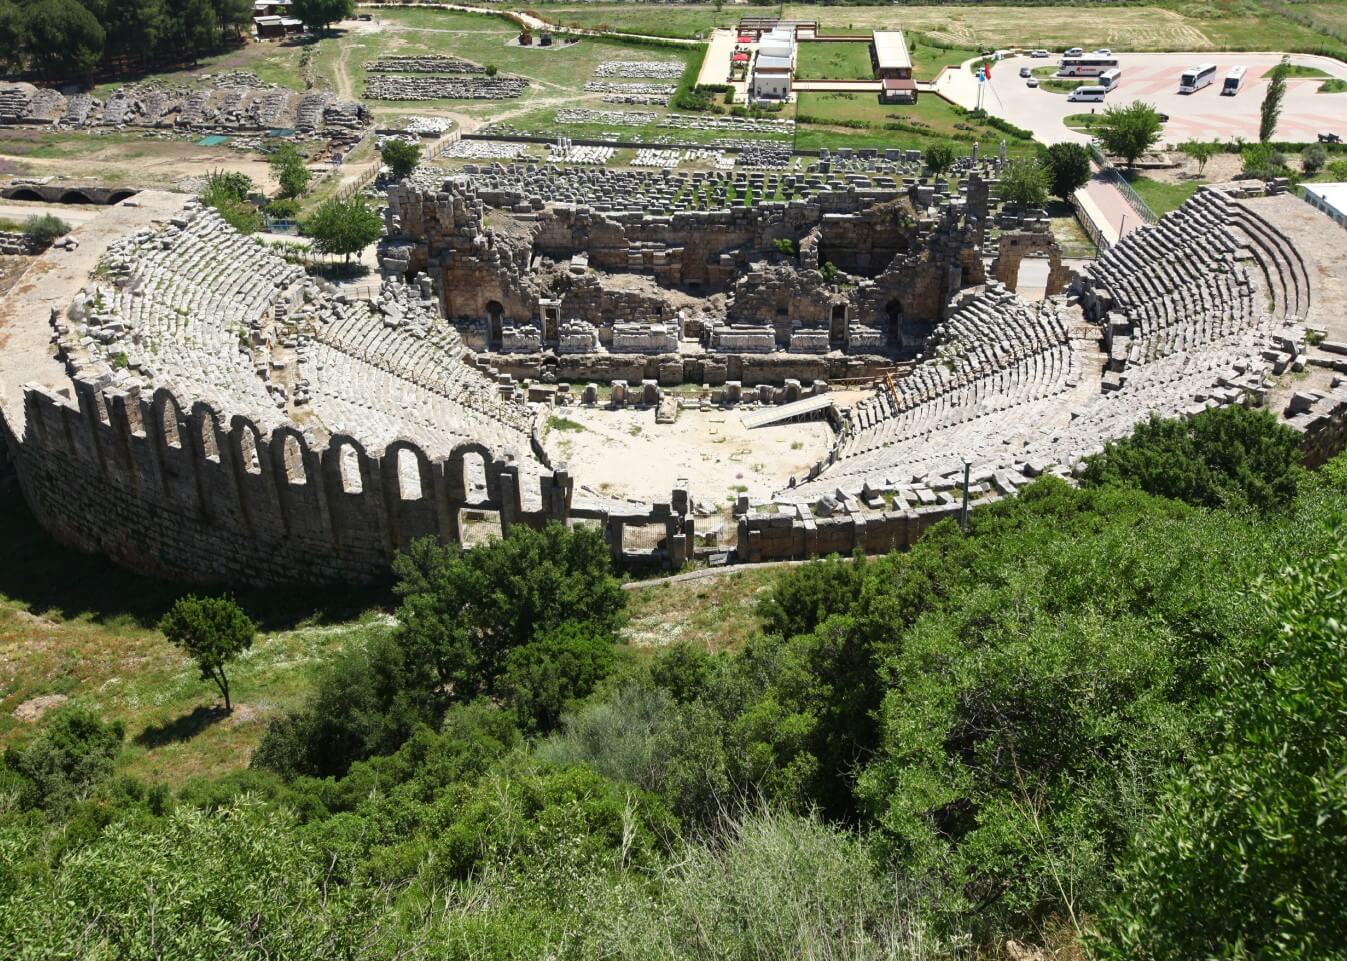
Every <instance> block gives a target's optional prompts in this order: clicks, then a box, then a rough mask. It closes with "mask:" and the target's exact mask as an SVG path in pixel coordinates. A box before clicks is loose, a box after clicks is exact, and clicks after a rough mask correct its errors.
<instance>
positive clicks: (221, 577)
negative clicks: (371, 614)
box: [4, 381, 571, 585]
mask: <svg viewBox="0 0 1347 961" xmlns="http://www.w3.org/2000/svg"><path fill="white" fill-rule="evenodd" d="M74 386H75V390H76V395H77V401H76V402H71V401H70V400H69V399H67V398H65V397H63V396H60V395H57V394H53V393H50V392H49V391H47V390H45V389H43V388H37V387H29V388H28V389H26V390H25V393H24V410H23V417H24V423H23V424H22V425H16V424H10V423H6V424H5V425H4V430H5V437H6V442H7V444H8V446H9V450H10V454H11V457H12V460H13V462H14V466H15V468H16V471H17V475H18V478H19V483H20V486H21V488H22V490H23V492H24V496H25V498H26V500H27V501H28V504H29V506H30V507H31V508H32V510H33V513H34V515H35V516H36V517H37V519H38V521H39V522H40V523H41V524H42V525H43V526H44V527H45V528H46V529H47V530H48V531H49V532H50V533H51V534H52V535H53V536H55V537H56V538H57V539H58V540H60V541H62V542H63V543H66V544H68V545H70V546H72V547H75V548H78V549H80V550H85V551H90V552H100V553H104V554H106V555H108V556H109V557H110V558H112V559H113V560H114V561H116V562H118V563H120V564H122V565H124V566H126V567H129V568H131V569H133V570H136V571H139V572H141V573H144V574H149V575H153V576H157V577H164V578H168V579H172V580H176V581H184V582H192V583H233V584H258V585H266V584H282V583H298V582H305V583H319V584H322V583H335V582H364V581H369V580H372V579H375V578H378V577H381V576H384V575H386V573H387V571H388V567H389V564H390V562H391V560H392V558H393V556H394V553H395V552H396V551H397V550H399V549H401V548H404V547H406V546H407V545H408V544H409V543H411V541H412V540H413V539H414V538H417V537H422V536H431V537H437V538H439V539H440V540H443V541H453V540H456V539H458V536H459V515H460V511H462V510H464V509H468V508H475V509H481V510H490V511H496V512H498V513H499V516H500V520H501V526H502V529H503V530H504V531H508V529H509V527H510V525H512V524H515V523H523V524H529V525H540V524H542V523H545V522H546V521H547V520H548V519H551V518H557V519H564V518H565V517H566V516H567V512H568V510H569V507H570V497H571V482H570V478H569V476H568V475H567V474H566V473H565V472H564V471H557V472H555V473H553V474H544V475H543V477H542V480H541V481H540V488H541V494H542V500H541V503H542V508H541V510H537V511H533V512H525V511H524V510H523V506H522V504H523V500H522V497H521V493H522V492H521V491H520V489H519V469H518V467H517V466H515V465H513V464H509V463H505V462H500V461H493V460H492V459H491V457H490V455H489V453H488V452H487V451H486V449H485V448H484V447H481V446H480V445H476V444H471V445H464V446H462V447H459V448H456V449H455V450H454V451H453V452H451V454H450V455H449V456H448V457H447V458H444V459H442V460H439V461H434V462H432V461H431V460H429V458H427V456H426V455H425V454H424V453H423V452H422V451H421V450H420V449H419V448H417V447H416V446H415V445H414V444H412V443H411V442H408V441H395V442H393V443H391V444H390V445H389V446H388V447H387V448H386V449H385V450H383V451H380V452H374V453H371V452H367V451H365V450H364V449H363V448H362V447H361V446H360V444H359V443H358V442H356V441H355V440H353V439H352V438H350V437H347V436H344V435H337V436H334V437H333V438H332V439H331V441H330V443H329V444H328V446H327V447H326V448H325V449H323V450H311V449H310V448H309V447H308V445H307V443H306V442H305V439H304V437H303V436H302V435H301V434H300V433H299V432H298V431H297V430H296V429H295V428H294V427H292V426H283V427H279V428H277V429H275V430H274V431H273V432H272V433H270V434H269V435H264V434H262V433H261V432H260V431H259V430H258V429H257V427H256V425H255V424H254V423H253V422H251V421H250V420H248V419H247V418H245V417H242V416H235V417H233V418H232V419H230V420H229V421H228V422H226V421H225V419H224V417H223V416H222V415H221V414H220V413H219V412H218V411H216V410H214V409H213V408H212V407H211V406H210V405H208V404H206V403H204V402H198V403H196V404H195V405H193V406H192V407H190V409H189V408H185V407H183V406H182V405H181V404H180V402H179V401H178V399H177V398H175V397H174V396H173V395H172V394H170V393H169V392H168V391H167V390H163V389H161V390H159V391H156V392H155V394H154V396H153V398H152V399H149V400H145V399H144V398H142V397H139V396H137V395H136V394H134V393H129V392H120V393H111V392H109V393H107V394H103V393H100V392H99V391H97V390H96V389H94V388H93V387H92V386H91V385H89V384H86V383H83V382H80V381H76V382H74ZM19 428H21V430H20V429H19ZM469 457H480V458H481V462H482V466H483V468H484V471H485V476H486V495H485V500H480V501H477V502H469V495H468V493H467V491H468V485H467V483H466V482H465V469H466V468H467V466H468V463H467V460H468V458H469ZM408 458H410V459H411V460H412V461H413V462H414V464H415V470H413V471H410V472H409V471H408V470H407V467H408V463H407V461H408ZM400 468H401V470H400ZM409 477H414V478H419V483H417V481H416V480H410V481H409V479H408V478H409Z"/></svg>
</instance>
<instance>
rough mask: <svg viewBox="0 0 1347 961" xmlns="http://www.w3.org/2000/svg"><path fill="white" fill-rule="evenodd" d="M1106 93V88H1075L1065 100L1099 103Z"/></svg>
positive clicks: (1093, 86) (1091, 86)
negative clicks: (1094, 101)
mask: <svg viewBox="0 0 1347 961" xmlns="http://www.w3.org/2000/svg"><path fill="white" fill-rule="evenodd" d="M1107 93H1108V87H1099V86H1095V85H1093V84H1092V85H1090V86H1088V87H1077V88H1076V89H1075V90H1072V91H1071V93H1070V94H1069V95H1068V96H1067V98H1066V99H1067V100H1096V101H1100V100H1103V99H1104V96H1105V95H1106V94H1107Z"/></svg>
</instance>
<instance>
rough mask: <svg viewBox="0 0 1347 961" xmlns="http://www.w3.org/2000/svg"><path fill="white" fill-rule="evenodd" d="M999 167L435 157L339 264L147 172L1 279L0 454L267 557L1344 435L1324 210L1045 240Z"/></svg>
mask: <svg viewBox="0 0 1347 961" xmlns="http://www.w3.org/2000/svg"><path fill="white" fill-rule="evenodd" d="M996 172H997V163H996V162H994V161H983V162H972V161H968V160H965V161H961V164H960V168H959V169H958V170H957V171H956V175H957V176H956V177H955V178H954V179H949V180H946V179H938V178H932V177H930V176H923V175H922V174H921V172H920V171H919V170H917V171H915V172H909V174H908V175H905V174H904V173H903V172H902V171H891V172H890V173H888V174H887V175H874V174H872V175H866V176H860V175H856V174H839V173H837V172H832V173H828V172H824V173H819V174H809V175H806V174H788V173H785V172H782V171H781V170H773V169H770V168H769V169H764V170H759V171H750V172H745V171H743V170H736V171H734V172H725V171H707V172H701V173H691V172H676V173H675V172H668V171H666V172H664V173H662V174H661V173H649V172H638V171H630V172H625V171H614V170H601V169H585V168H578V167H569V166H560V165H551V164H540V163H512V164H508V165H502V164H491V165H484V166H480V167H478V166H474V165H468V166H467V167H460V168H458V169H457V170H453V171H451V170H448V169H437V168H434V167H422V168H420V169H418V170H417V171H416V172H415V173H414V174H413V175H412V176H411V177H410V178H408V179H407V180H404V181H403V182H401V183H400V184H396V185H391V186H389V187H388V188H387V190H386V191H385V193H384V199H383V202H384V204H385V213H384V216H385V228H386V236H385V238H384V240H383V241H382V242H381V244H380V245H379V249H378V252H377V265H378V266H377V275H372V276H371V277H367V278H365V279H364V280H362V281H360V282H359V283H356V284H334V283H331V282H329V281H327V280H323V279H320V278H319V277H316V276H312V275H310V274H308V273H306V271H305V269H304V268H303V267H302V266H300V265H298V264H297V263H294V262H292V261H293V260H294V258H293V257H292V258H289V259H287V257H286V256H285V253H284V250H283V249H282V248H278V247H273V246H268V245H267V244H266V243H264V242H262V241H260V240H258V239H257V238H255V237H248V236H243V235H240V234H239V233H237V232H236V231H234V230H233V229H232V228H230V227H229V226H228V225H227V224H225V223H224V222H223V221H222V220H221V219H220V217H219V216H218V215H217V214H216V213H215V211H213V210H212V209H210V208H208V207H204V206H202V205H201V204H200V203H199V202H198V201H196V200H194V199H193V198H191V197H188V196H186V195H181V194H172V193H165V192H155V191H143V192H140V193H138V194H136V195H135V196H134V197H131V198H130V199H128V200H123V201H122V202H121V203H119V204H117V205H115V206H111V207H108V208H107V209H106V210H105V211H104V212H103V213H101V215H100V216H98V217H96V218H94V219H92V220H90V221H89V222H88V223H86V224H83V225H81V226H80V227H79V228H77V229H76V230H75V231H74V232H73V233H72V234H71V235H70V241H69V242H65V243H62V244H60V245H58V246H57V247H54V248H52V249H51V250H49V251H47V252H46V253H44V254H43V255H41V256H40V257H37V258H35V259H34V261H33V263H32V264H31V266H30V267H29V268H28V270H27V272H26V273H25V274H24V276H23V277H22V279H21V280H20V282H19V283H18V284H17V285H16V286H15V287H14V288H13V289H12V290H11V291H10V292H9V293H8V295H7V296H6V297H5V299H4V301H3V303H0V412H2V413H3V424H4V431H5V438H6V442H7V448H8V456H9V458H10V459H11V461H12V462H13V464H14V467H15V468H16V471H17V474H18V478H19V481H20V486H21V489H22V491H23V494H24V496H25V498H26V499H27V501H28V503H29V505H30V506H31V508H32V510H33V512H34V514H35V515H36V517H37V518H38V520H39V521H40V522H41V523H42V524H43V525H44V526H45V527H46V528H47V529H48V530H49V531H51V533H52V534H53V535H55V536H56V537H57V538H59V539H60V540H61V541H63V542H66V543H68V544H71V545H73V546H75V547H78V548H80V549H83V550H87V551H96V552H101V553H104V554H106V555H108V556H109V557H111V558H113V559H114V560H116V561H117V562H119V563H121V564H124V565H126V566H128V567H132V568H134V569H136V570H139V571H143V572H145V573H149V574H153V575H158V576H163V577H168V578H174V579H179V580H183V581H190V582H229V583H240V584H245V583H246V584H276V583H289V582H312V583H330V582H359V581H367V580H371V579H376V578H379V577H381V576H382V575H384V574H385V573H386V572H387V570H388V566H389V563H390V561H391V559H392V558H393V556H394V555H395V553H396V552H397V551H398V550H400V549H403V548H405V547H406V546H407V545H408V544H409V543H410V542H411V541H412V540H414V539H416V538H420V537H434V538H438V539H440V540H442V541H446V542H453V541H457V542H461V543H464V544H472V543H475V542H477V541H479V540H480V539H482V538H484V537H488V536H499V535H501V534H502V533H508V531H509V530H510V529H511V528H512V527H513V526H514V525H521V524H522V525H533V526H536V525H541V524H545V523H548V522H551V521H556V522H561V523H568V524H574V525H595V526H597V527H600V528H601V529H602V530H603V532H604V534H605V537H606V538H607V541H608V543H609V544H610V545H611V549H612V552H613V556H614V559H615V560H616V561H617V562H618V563H619V564H622V565H625V566H628V567H632V568H638V567H664V568H675V569H676V568H680V567H682V566H684V565H685V564H687V563H688V562H689V561H692V560H694V559H697V560H701V561H705V562H706V563H711V564H719V563H752V562H759V561H764V560H774V559H783V558H804V557H810V556H817V555H823V554H828V553H831V552H844V553H845V552H851V551H853V550H856V549H861V550H865V551H887V550H892V549H895V548H902V547H905V546H907V545H910V544H911V543H913V542H914V541H915V539H916V538H918V537H919V536H920V535H921V533H922V531H923V530H925V529H926V528H928V527H930V526H931V525H932V524H935V523H937V522H940V521H942V520H945V519H947V518H951V517H954V516H956V515H957V514H958V513H959V512H960V511H961V510H962V509H963V504H964V502H965V497H966V498H967V500H968V501H969V502H970V503H971V505H972V509H974V510H976V508H977V507H978V505H980V504H983V503H986V502H988V501H992V500H996V499H998V498H1003V497H1008V496H1013V495H1014V494H1015V492H1016V491H1017V490H1018V488H1020V487H1021V486H1023V485H1025V484H1027V483H1029V482H1030V481H1031V480H1032V479H1033V478H1035V477H1038V476H1040V475H1043V474H1058V475H1061V476H1063V477H1067V478H1070V477H1071V476H1072V475H1073V473H1074V472H1075V471H1076V470H1077V469H1078V468H1079V465H1080V464H1081V462H1082V458H1084V457H1086V456H1088V455H1090V454H1092V453H1094V452H1096V451H1098V450H1100V449H1101V448H1102V445H1103V444H1104V443H1105V442H1107V441H1108V440H1110V439H1113V438H1117V437H1120V436H1123V435H1125V434H1127V433H1128V432H1129V431H1130V430H1131V429H1132V428H1133V427H1134V425H1136V424H1137V423H1138V422H1139V421H1141V420H1143V419H1145V418H1147V417H1149V416H1150V415H1151V414H1153V413H1155V414H1160V415H1163V416H1167V417H1183V416H1188V415H1191V414H1193V413H1195V412H1197V411H1201V410H1203V409H1204V408H1207V407H1211V406H1214V405H1224V404H1247V405H1268V406H1269V407H1271V408H1272V409H1274V410H1275V411H1276V412H1277V413H1278V414H1279V415H1281V416H1283V417H1285V418H1286V420H1287V422H1288V423H1289V424H1291V425H1292V426H1293V427H1295V428H1296V429H1297V430H1298V431H1299V432H1300V433H1301V435H1302V437H1303V439H1304V447H1305V452H1306V459H1307V460H1308V461H1309V462H1310V463H1315V462H1316V461H1318V460H1320V459H1322V458H1323V457H1324V456H1326V455H1327V453H1328V452H1330V451H1333V450H1336V449H1337V448H1338V447H1339V446H1340V444H1341V441H1342V434H1343V430H1344V427H1343V424H1344V413H1345V412H1347V389H1344V388H1343V387H1342V386H1341V384H1340V380H1339V376H1338V371H1339V370H1340V369H1342V366H1343V363H1344V361H1343V359H1342V355H1343V354H1344V353H1347V345H1344V341H1345V340H1347V337H1344V336H1342V335H1343V331H1342V330H1341V329H1340V328H1342V327H1343V326H1344V325H1347V322H1345V321H1344V320H1343V318H1344V316H1347V315H1345V314H1344V312H1343V310H1342V305H1343V296H1342V293H1343V291H1342V286H1343V284H1344V278H1347V264H1344V263H1343V260H1342V258H1341V256H1340V255H1338V254H1334V253H1333V251H1334V250H1342V249H1343V247H1344V246H1347V245H1344V244H1342V243H1341V242H1339V240H1340V239H1344V238H1345V235H1342V234H1341V233H1340V231H1341V229H1342V228H1340V227H1338V226H1337V225H1336V224H1334V223H1333V222H1332V221H1330V220H1328V219H1327V218H1326V217H1324V216H1323V215H1322V214H1320V213H1318V212H1317V211H1315V210H1314V209H1312V208H1311V207H1310V206H1308V205H1307V204H1305V203H1304V202H1303V201H1301V200H1299V199H1297V198H1296V197H1294V196H1292V195H1291V194H1289V193H1285V192H1280V191H1279V190H1278V189H1277V187H1276V185H1272V186H1270V187H1269V186H1265V185H1263V184H1261V183H1259V184H1254V183H1242V182H1241V183H1234V184H1226V185H1221V186H1217V187H1208V188H1204V189H1202V190H1201V191H1200V192H1199V193H1197V194H1196V195H1195V196H1194V197H1193V198H1192V199H1191V200H1190V201H1188V202H1187V203H1186V204H1185V205H1184V206H1183V207H1182V208H1181V209H1179V210H1178V211H1176V212H1174V213H1172V214H1170V215H1168V216H1166V217H1164V218H1163V219H1162V220H1160V222H1159V223H1157V224H1155V225H1154V226H1149V227H1145V228H1143V229H1139V230H1136V231H1134V232H1132V233H1130V234H1128V235H1127V237H1126V238H1125V239H1124V240H1122V241H1121V242H1120V243H1119V244H1117V245H1116V246H1114V247H1112V248H1111V249H1108V250H1106V251H1104V252H1103V253H1102V254H1101V255H1100V256H1099V257H1098V259H1097V260H1093V261H1090V262H1084V263H1066V262H1064V261H1063V260H1062V258H1061V255H1060V251H1059V250H1058V249H1057V246H1056V244H1055V243H1054V242H1053V241H1052V239H1051V234H1050V233H1049V232H1048V231H1047V227H1046V222H1045V221H1044V220H1043V219H1042V217H1041V215H1039V214H1038V213H1037V212H1032V211H1010V210H1006V209H1003V208H1002V207H1001V206H1000V205H999V204H998V202H997V200H996V197H997V189H996V188H997V184H996ZM1327 236H1331V237H1332V238H1333V240H1334V242H1333V243H1324V242H1323V238H1324V237H1327ZM1028 260H1038V261H1041V262H1042V265H1043V267H1044V270H1045V273H1044V274H1043V279H1041V280H1040V282H1039V283H1038V284H1037V285H1036V286H1037V288H1038V289H1036V290H1034V291H1030V290H1028V289H1026V287H1025V286H1024V285H1023V284H1022V282H1021V280H1020V278H1021V276H1022V274H1021V271H1020V267H1021V264H1022V262H1027V261H1028ZM774 432H775V433H774Z"/></svg>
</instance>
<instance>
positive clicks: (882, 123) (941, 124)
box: [799, 92, 1031, 153]
mask: <svg viewBox="0 0 1347 961" xmlns="http://www.w3.org/2000/svg"><path fill="white" fill-rule="evenodd" d="M799 112H800V116H801V117H802V118H809V119H808V122H807V123H806V124H805V126H804V128H803V129H801V131H800V138H799V139H800V147H801V148H804V147H805V146H806V144H808V146H809V148H811V149H812V148H813V147H815V146H833V145H837V146H847V145H848V141H849V140H853V139H854V140H855V141H856V143H855V144H854V145H855V146H865V147H870V146H879V147H904V148H921V147H924V146H925V145H926V144H929V143H931V142H933V141H936V140H954V141H958V142H962V143H967V144H969V145H971V144H972V142H973V141H975V140H976V141H979V142H980V143H982V144H984V145H987V144H995V143H999V142H1000V141H1001V140H1002V139H1003V138H1004V139H1006V140H1007V141H1008V143H1007V149H1008V150H1010V151H1011V152H1016V153H1022V152H1026V151H1027V150H1029V149H1030V146H1031V145H1030V144H1029V143H1028V142H1027V141H1019V140H1016V139H1015V138H1013V137H1009V136H1007V135H1006V134H1004V133H1002V132H1001V131H999V130H996V129H995V128H993V127H991V126H990V125H989V124H987V123H985V122H983V121H980V120H977V119H975V118H973V117H971V116H969V115H968V113H967V112H966V111H963V110H961V109H960V108H958V107H955V106H953V105H952V104H950V103H949V102H948V101H946V100H944V99H942V98H941V97H937V96H934V95H932V94H924V95H922V97H921V98H920V99H919V100H918V101H917V103H916V104H914V105H913V106H897V105H894V104H882V103H880V102H879V98H878V97H876V96H875V95H874V94H859V93H812V92H811V93H802V94H800V102H799ZM839 121H851V122H853V123H863V124H865V126H864V127H859V128H858V127H847V126H842V125H841V124H840V123H839ZM888 124H900V125H901V127H899V128H898V129H894V128H890V127H888V126H886V125H888Z"/></svg>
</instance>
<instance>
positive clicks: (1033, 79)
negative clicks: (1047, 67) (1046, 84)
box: [1024, 77, 1038, 87]
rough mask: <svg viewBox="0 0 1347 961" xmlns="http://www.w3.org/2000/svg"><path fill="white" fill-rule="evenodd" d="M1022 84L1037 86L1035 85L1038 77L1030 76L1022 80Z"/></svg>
mask: <svg viewBox="0 0 1347 961" xmlns="http://www.w3.org/2000/svg"><path fill="white" fill-rule="evenodd" d="M1024 85H1025V86H1026V87H1037V86H1038V78H1037V77H1030V78H1029V79H1028V80H1026V81H1024Z"/></svg>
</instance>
